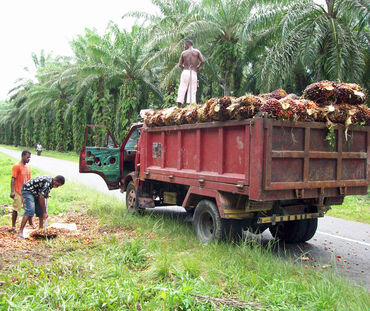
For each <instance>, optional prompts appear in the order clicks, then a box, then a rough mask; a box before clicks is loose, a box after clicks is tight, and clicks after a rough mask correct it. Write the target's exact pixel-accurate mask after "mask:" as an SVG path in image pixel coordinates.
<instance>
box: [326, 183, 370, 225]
mask: <svg viewBox="0 0 370 311" xmlns="http://www.w3.org/2000/svg"><path fill="white" fill-rule="evenodd" d="M327 215H329V216H333V217H339V218H343V219H347V220H352V221H358V222H362V223H365V224H370V188H369V189H368V190H367V195H356V196H348V197H345V198H344V202H343V205H334V206H332V207H331V209H330V210H329V211H328V213H327Z"/></svg>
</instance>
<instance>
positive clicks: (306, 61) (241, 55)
mask: <svg viewBox="0 0 370 311" xmlns="http://www.w3.org/2000/svg"><path fill="white" fill-rule="evenodd" d="M152 2H153V4H155V5H156V6H157V7H158V9H159V11H160V14H158V15H151V14H148V13H144V12H130V13H128V14H126V15H124V17H123V18H127V17H135V18H136V19H137V20H136V25H135V26H133V27H132V29H131V31H125V30H122V29H120V28H119V27H118V26H117V25H115V24H112V23H111V24H109V25H108V26H107V29H106V32H105V34H104V35H99V34H98V33H97V32H95V31H92V30H86V31H85V33H84V34H81V35H79V36H77V37H76V38H75V39H74V40H73V41H72V42H71V47H72V50H73V52H74V56H73V57H62V56H60V57H54V58H53V57H51V56H50V55H48V56H45V55H44V53H41V54H40V55H39V56H36V55H33V60H34V63H35V66H36V68H37V73H36V76H35V77H34V79H32V80H31V79H20V80H19V81H18V83H17V84H16V86H15V88H14V89H13V90H11V91H10V98H9V100H8V101H7V102H5V103H3V104H2V105H1V106H0V141H1V142H3V143H7V144H15V145H24V146H33V145H34V144H35V143H36V142H37V141H40V142H41V143H42V144H43V145H44V146H45V147H46V148H48V149H56V150H60V151H66V150H76V151H78V150H79V149H80V146H81V143H82V140H83V133H84V131H83V130H84V127H85V125H86V124H102V125H106V126H108V127H110V129H111V130H112V131H113V133H114V135H115V137H116V138H117V140H118V141H119V140H121V139H122V138H123V136H124V135H125V133H126V132H127V130H128V129H129V125H130V123H131V122H134V121H136V120H137V118H138V114H139V111H140V110H141V109H145V108H159V107H164V106H170V105H174V104H175V98H176V92H177V86H178V79H179V76H180V69H179V68H178V66H177V62H178V59H179V55H180V53H181V51H182V49H183V41H184V39H185V38H190V39H192V40H193V41H194V45H195V47H197V48H199V49H200V50H201V51H202V53H203V54H204V56H205V59H206V63H205V66H204V68H202V71H201V72H200V74H199V76H198V77H199V80H200V81H199V88H198V98H197V99H198V101H204V100H205V99H207V98H209V97H214V96H223V95H235V96H240V95H242V94H244V93H246V92H250V93H260V92H266V91H271V90H272V89H275V88H280V87H282V88H285V89H287V91H289V92H295V93H297V94H300V93H301V92H302V90H303V88H304V87H305V86H306V85H307V84H309V83H311V82H314V81H317V80H323V79H331V80H342V81H350V82H356V83H359V84H361V85H362V86H363V87H365V88H367V89H368V88H369V80H368V79H369V78H368V77H369V72H368V69H367V71H366V68H369V60H370V58H369V38H370V37H369V18H370V17H369V16H370V15H369V11H370V9H369V4H368V2H367V1H360V0H341V1H339V0H326V3H325V5H319V4H318V2H317V1H313V0H269V1H267V0H201V1H194V0H152ZM100 139H101V137H99V136H91V137H89V140H91V143H96V144H97V143H99V140H100Z"/></svg>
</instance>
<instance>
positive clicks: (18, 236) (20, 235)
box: [17, 233, 25, 239]
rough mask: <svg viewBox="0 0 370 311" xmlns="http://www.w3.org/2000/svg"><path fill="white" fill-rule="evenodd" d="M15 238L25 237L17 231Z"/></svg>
mask: <svg viewBox="0 0 370 311" xmlns="http://www.w3.org/2000/svg"><path fill="white" fill-rule="evenodd" d="M17 238H20V239H25V237H24V236H23V234H21V233H18V234H17Z"/></svg>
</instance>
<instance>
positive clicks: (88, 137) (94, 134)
mask: <svg viewBox="0 0 370 311" xmlns="http://www.w3.org/2000/svg"><path fill="white" fill-rule="evenodd" d="M121 157H122V155H121V151H120V148H119V147H118V145H117V143H116V141H115V140H114V137H113V135H112V134H111V132H110V130H109V129H108V128H107V127H106V126H101V125H87V126H86V130H85V140H84V145H83V147H82V150H81V153H80V173H95V174H98V175H100V176H101V177H102V178H103V179H104V181H105V183H106V184H107V186H108V189H109V190H113V189H118V188H119V183H120V177H121Z"/></svg>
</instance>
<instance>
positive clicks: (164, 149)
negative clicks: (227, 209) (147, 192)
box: [140, 118, 370, 201]
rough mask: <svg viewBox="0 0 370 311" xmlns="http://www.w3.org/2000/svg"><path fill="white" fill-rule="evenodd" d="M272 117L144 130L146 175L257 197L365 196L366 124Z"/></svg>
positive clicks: (143, 174) (143, 169)
mask: <svg viewBox="0 0 370 311" xmlns="http://www.w3.org/2000/svg"><path fill="white" fill-rule="evenodd" d="M327 133H328V129H327V128H326V125H325V124H324V123H318V122H310V123H309V122H285V121H276V120H272V119H267V118H255V119H248V120H243V121H227V122H211V123H200V124H187V125H179V126H166V127H158V128H146V127H144V128H143V130H142V135H143V137H142V144H141V151H140V153H141V161H140V162H141V167H140V179H141V180H158V181H163V182H170V183H177V184H183V185H188V186H196V187H200V188H205V189H213V190H218V191H226V192H232V193H240V194H245V195H248V196H249V197H250V199H252V200H256V201H268V200H282V199H286V200H288V199H295V198H315V197H336V196H343V195H347V194H366V191H367V185H368V179H369V154H370V150H369V143H368V142H369V137H370V130H369V127H361V126H353V127H350V128H349V130H348V133H347V135H348V139H347V140H346V139H345V129H344V127H343V126H341V125H337V126H336V127H335V131H334V134H335V146H334V147H331V146H330V145H329V142H328V141H327V140H326V139H325V138H326V135H327Z"/></svg>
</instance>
